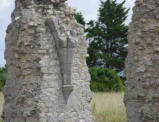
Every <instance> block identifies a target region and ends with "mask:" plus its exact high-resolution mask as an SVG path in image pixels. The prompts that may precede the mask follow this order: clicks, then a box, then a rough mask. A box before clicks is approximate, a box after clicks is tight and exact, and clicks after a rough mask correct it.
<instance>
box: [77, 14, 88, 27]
mask: <svg viewBox="0 0 159 122" xmlns="http://www.w3.org/2000/svg"><path fill="white" fill-rule="evenodd" d="M75 19H76V21H77V22H78V23H80V24H81V25H84V26H85V24H86V22H85V20H84V17H83V15H82V13H81V12H76V13H75Z"/></svg>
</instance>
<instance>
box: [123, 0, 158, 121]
mask: <svg viewBox="0 0 159 122" xmlns="http://www.w3.org/2000/svg"><path fill="white" fill-rule="evenodd" d="M128 40H129V47H128V57H127V60H126V77H127V82H126V93H125V104H126V107H127V118H128V122H159V68H158V66H159V1H158V0H137V1H136V6H135V7H134V15H133V19H132V23H131V24H130V28H129V34H128Z"/></svg>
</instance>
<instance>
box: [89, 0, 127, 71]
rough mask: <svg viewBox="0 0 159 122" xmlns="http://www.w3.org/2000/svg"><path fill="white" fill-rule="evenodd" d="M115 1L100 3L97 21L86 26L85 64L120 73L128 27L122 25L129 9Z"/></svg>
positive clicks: (122, 66)
mask: <svg viewBox="0 0 159 122" xmlns="http://www.w3.org/2000/svg"><path fill="white" fill-rule="evenodd" d="M124 3H125V0H124V1H123V2H122V3H117V2H116V0H106V1H101V5H100V8H99V16H98V19H97V21H92V20H91V21H90V22H89V23H88V24H87V28H86V33H87V39H88V41H89V48H88V53H89V57H88V58H87V64H88V66H89V67H92V66H97V65H100V66H104V67H106V68H109V69H115V70H117V71H121V70H123V68H124V61H125V57H126V55H127V51H126V49H125V48H124V45H126V44H127V32H128V27H127V26H126V25H125V24H124V22H125V20H126V18H127V14H128V11H129V9H127V8H125V7H124V6H123V5H124Z"/></svg>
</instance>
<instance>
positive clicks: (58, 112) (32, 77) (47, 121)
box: [2, 0, 93, 122]
mask: <svg viewBox="0 0 159 122" xmlns="http://www.w3.org/2000/svg"><path fill="white" fill-rule="evenodd" d="M65 1H66V0H16V1H15V5H16V6H15V10H14V12H13V13H12V23H11V24H10V25H9V26H8V29H7V36H6V51H5V59H6V62H7V67H8V78H7V82H6V86H5V88H4V90H3V93H4V95H5V104H4V110H3V115H2V118H3V122H92V121H93V118H92V116H91V106H90V101H91V98H92V93H91V91H90V88H89V80H90V75H89V74H88V68H87V65H86V61H85V59H86V55H87V52H86V49H87V44H86V39H85V37H84V31H83V27H82V26H81V25H80V24H78V23H77V22H76V21H75V19H74V10H73V9H72V8H70V7H68V6H67V4H66V3H64V2H65Z"/></svg>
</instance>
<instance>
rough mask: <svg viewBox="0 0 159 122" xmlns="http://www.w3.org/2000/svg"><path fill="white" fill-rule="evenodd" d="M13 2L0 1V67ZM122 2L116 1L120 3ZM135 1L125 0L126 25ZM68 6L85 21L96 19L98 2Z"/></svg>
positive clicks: (76, 0) (74, 0)
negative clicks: (78, 12) (81, 15)
mask: <svg viewBox="0 0 159 122" xmlns="http://www.w3.org/2000/svg"><path fill="white" fill-rule="evenodd" d="M14 1H15V0H1V2H0V67H2V66H4V65H5V60H4V50H5V41H4V40H5V30H6V28H7V26H8V24H9V23H10V15H11V12H12V11H13V9H14ZM122 1H123V0H117V2H119V3H120V2H122ZM134 2H135V0H126V4H125V7H128V8H131V10H130V11H129V16H128V19H127V21H126V23H127V24H128V23H129V22H130V21H131V16H132V7H133V6H134ZM68 4H69V6H71V7H73V8H75V9H77V11H80V12H82V14H83V15H84V17H85V19H86V20H87V21H89V20H90V19H96V18H97V17H98V8H99V5H100V0H68Z"/></svg>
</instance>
